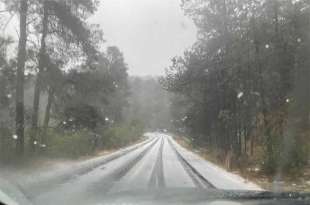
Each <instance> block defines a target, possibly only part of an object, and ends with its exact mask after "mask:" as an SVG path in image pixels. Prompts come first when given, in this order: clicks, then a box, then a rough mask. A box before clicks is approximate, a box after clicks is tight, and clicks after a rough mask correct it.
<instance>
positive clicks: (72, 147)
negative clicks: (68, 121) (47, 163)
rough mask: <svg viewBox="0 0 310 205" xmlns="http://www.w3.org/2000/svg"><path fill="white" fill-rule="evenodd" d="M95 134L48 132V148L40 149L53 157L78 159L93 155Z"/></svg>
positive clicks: (82, 131) (86, 132)
mask: <svg viewBox="0 0 310 205" xmlns="http://www.w3.org/2000/svg"><path fill="white" fill-rule="evenodd" d="M93 135H94V134H93V133H91V132H90V131H87V130H79V131H74V132H72V131H56V130H52V129H51V130H49V131H48V132H47V143H46V148H39V149H41V150H42V151H45V154H47V155H49V156H53V157H70V158H77V157H81V156H85V155H90V154H93V152H94V147H93V146H94V145H93ZM45 149H46V150H45Z"/></svg>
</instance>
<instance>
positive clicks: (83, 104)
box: [0, 0, 143, 161]
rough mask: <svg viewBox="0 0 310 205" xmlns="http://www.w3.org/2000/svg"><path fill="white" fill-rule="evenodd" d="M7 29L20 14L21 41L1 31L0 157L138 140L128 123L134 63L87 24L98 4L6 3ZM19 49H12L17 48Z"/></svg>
mask: <svg viewBox="0 0 310 205" xmlns="http://www.w3.org/2000/svg"><path fill="white" fill-rule="evenodd" d="M0 4H1V9H2V11H1V25H0V26H1V28H2V29H3V30H5V29H6V28H7V26H8V24H10V23H12V19H13V17H16V16H18V19H17V20H18V23H19V30H18V31H17V32H18V39H16V38H14V37H13V36H8V35H4V34H3V35H2V36H0V115H1V117H0V136H1V138H0V156H1V157H0V158H1V159H2V160H6V161H7V160H11V159H13V158H16V156H18V158H20V156H22V155H24V156H33V155H38V156H42V155H51V156H68V157H78V156H81V155H87V154H91V153H93V152H95V151H96V150H97V149H100V148H115V147H119V146H124V145H127V144H129V143H132V142H135V141H136V140H138V139H139V137H140V136H141V135H142V133H143V124H142V123H140V122H139V121H137V120H132V121H131V120H126V121H125V120H124V116H123V109H124V107H126V106H128V96H129V90H130V89H129V84H128V74H127V70H128V66H127V64H126V63H125V60H124V57H123V54H122V52H121V51H120V50H119V49H118V48H117V47H113V46H110V47H104V46H103V43H104V40H103V32H102V30H100V28H99V26H98V25H93V24H90V23H89V22H88V19H89V17H91V16H92V15H93V14H94V13H95V12H96V9H97V8H98V4H99V1H93V0H86V1H71V0H68V1H58V0H45V1H39V0H38V1H37V0H21V1H11V0H9V1H7V0H2V1H1V2H0ZM12 48H14V49H12Z"/></svg>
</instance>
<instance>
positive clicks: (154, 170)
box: [22, 133, 260, 205]
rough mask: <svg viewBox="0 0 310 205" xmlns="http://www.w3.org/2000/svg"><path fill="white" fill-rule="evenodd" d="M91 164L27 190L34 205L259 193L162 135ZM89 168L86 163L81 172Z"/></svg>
mask: <svg viewBox="0 0 310 205" xmlns="http://www.w3.org/2000/svg"><path fill="white" fill-rule="evenodd" d="M147 136H148V137H149V139H148V140H147V141H146V142H143V143H140V144H139V145H136V146H132V147H130V148H127V149H125V150H123V151H121V152H118V153H114V154H111V155H110V156H105V157H104V158H103V159H97V161H93V162H92V163H91V168H89V169H88V168H85V169H83V171H78V172H77V171H76V170H72V174H71V175H72V176H71V177H62V179H61V180H58V182H57V183H56V181H57V180H56V178H55V180H56V181H55V180H50V182H48V183H46V182H45V183H40V182H39V183H37V184H35V186H31V185H30V186H29V185H28V186H27V188H26V187H22V188H23V191H24V192H25V194H26V195H27V197H28V198H29V199H30V201H32V202H33V203H34V204H46V205H47V204H90V203H94V202H96V201H102V199H104V198H105V196H106V195H108V194H113V193H118V192H124V191H132V190H141V191H142V190H152V189H165V188H199V189H226V190H231V189H233V190H260V188H259V187H258V186H256V185H255V184H253V183H249V182H246V181H245V180H244V179H242V178H240V177H238V176H236V175H233V174H230V173H228V172H226V171H225V170H223V169H221V168H219V167H217V166H215V165H213V164H211V163H210V162H207V161H205V160H203V159H202V158H200V157H199V156H197V155H195V154H193V153H192V152H190V151H188V150H186V149H184V148H183V147H181V146H180V145H178V144H177V143H176V141H174V139H173V138H172V137H171V136H169V135H166V134H162V133H148V134H147ZM83 166H85V167H88V166H90V165H89V164H87V163H85V164H84V165H82V167H83Z"/></svg>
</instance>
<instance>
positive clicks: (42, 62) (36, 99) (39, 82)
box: [29, 1, 48, 151]
mask: <svg viewBox="0 0 310 205" xmlns="http://www.w3.org/2000/svg"><path fill="white" fill-rule="evenodd" d="M43 7H44V14H43V20H42V25H43V30H42V37H41V48H40V53H39V72H38V75H37V79H36V82H35V88H34V99H33V113H32V124H31V128H32V134H31V137H30V142H29V144H30V148H31V151H34V150H35V146H34V143H33V142H34V141H35V140H36V138H37V132H38V119H39V107H40V94H41V89H42V74H43V72H44V67H45V65H46V43H45V39H46V36H47V32H48V9H47V4H46V1H44V5H43Z"/></svg>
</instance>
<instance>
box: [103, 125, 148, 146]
mask: <svg viewBox="0 0 310 205" xmlns="http://www.w3.org/2000/svg"><path fill="white" fill-rule="evenodd" d="M143 132H144V127H143V123H142V122H140V121H137V120H133V121H131V122H130V123H121V124H118V125H114V126H112V127H110V128H108V129H107V130H103V135H102V138H101V141H102V146H103V147H105V148H119V147H123V146H125V145H128V144H131V143H134V142H136V141H137V140H139V139H141V137H142V135H143Z"/></svg>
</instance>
